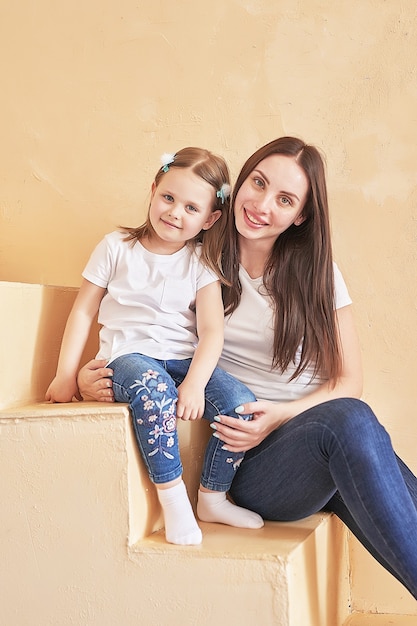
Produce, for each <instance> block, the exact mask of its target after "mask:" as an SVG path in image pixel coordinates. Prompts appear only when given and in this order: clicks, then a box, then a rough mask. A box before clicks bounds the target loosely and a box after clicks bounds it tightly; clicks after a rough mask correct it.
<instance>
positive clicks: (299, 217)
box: [294, 213, 306, 226]
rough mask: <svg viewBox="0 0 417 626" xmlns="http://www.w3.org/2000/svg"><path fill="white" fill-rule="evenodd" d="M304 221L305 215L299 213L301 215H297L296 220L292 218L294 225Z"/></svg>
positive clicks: (299, 224)
mask: <svg viewBox="0 0 417 626" xmlns="http://www.w3.org/2000/svg"><path fill="white" fill-rule="evenodd" d="M305 221H306V218H305V216H304V215H303V214H302V213H301V215H299V216H298V217H297V219H296V220H294V226H301V224H302V223H303V222H305Z"/></svg>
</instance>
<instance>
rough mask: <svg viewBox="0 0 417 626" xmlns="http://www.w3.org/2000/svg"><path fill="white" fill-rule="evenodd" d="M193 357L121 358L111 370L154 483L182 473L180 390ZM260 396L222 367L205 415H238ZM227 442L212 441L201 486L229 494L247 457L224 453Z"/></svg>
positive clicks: (208, 395)
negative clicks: (239, 409) (237, 410)
mask: <svg viewBox="0 0 417 626" xmlns="http://www.w3.org/2000/svg"><path fill="white" fill-rule="evenodd" d="M190 363H191V359H184V360H168V361H160V360H157V359H153V358H151V357H148V356H144V355H142V354H136V353H135V354H127V355H123V356H120V357H118V358H116V359H115V360H114V361H112V362H111V363H110V364H109V366H108V367H110V368H111V369H112V370H113V390H114V398H115V400H116V402H127V403H129V406H130V409H131V412H132V419H133V427H134V431H135V435H136V439H137V443H138V446H139V449H140V452H141V454H142V457H143V460H144V462H145V464H146V467H147V469H148V472H149V476H150V479H151V480H152V481H153V482H154V483H166V482H170V481H172V480H174V479H175V478H177V477H178V476H180V475H181V474H182V464H181V459H180V453H179V445H178V433H177V423H176V422H177V420H176V415H175V407H176V402H177V397H178V395H177V386H178V385H179V384H180V383H181V382H182V381H183V380H184V378H185V376H186V374H187V372H188V368H189V366H190ZM254 400H255V396H254V395H253V394H252V392H250V391H249V390H248V388H247V387H245V385H243V384H242V383H240V382H239V381H237V380H236V379H235V378H233V376H231V375H230V374H227V372H225V371H223V370H222V369H220V368H216V369H215V370H214V372H213V374H212V376H211V378H210V380H209V382H208V383H207V386H206V389H205V412H204V417H205V418H206V419H208V420H210V421H213V418H214V416H215V415H219V414H223V415H231V416H232V417H235V418H236V419H251V417H252V416H251V415H244V416H242V415H238V414H237V413H235V411H234V409H235V408H236V407H238V406H239V405H240V404H244V403H246V402H253V401H254ZM222 445H223V443H222V442H221V441H220V440H219V439H217V438H216V437H210V439H209V442H208V445H207V448H206V452H205V457H204V464H203V470H202V476H201V483H202V485H203V486H204V487H206V488H207V489H211V490H213V491H228V489H229V487H230V485H231V483H232V480H233V479H234V476H235V473H236V470H237V468H238V467H239V465H240V463H241V462H242V460H243V457H244V454H243V452H240V453H231V452H227V451H225V450H222V449H221V448H222Z"/></svg>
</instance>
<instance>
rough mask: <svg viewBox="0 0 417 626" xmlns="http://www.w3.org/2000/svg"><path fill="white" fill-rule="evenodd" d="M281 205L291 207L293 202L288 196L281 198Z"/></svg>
mask: <svg viewBox="0 0 417 626" xmlns="http://www.w3.org/2000/svg"><path fill="white" fill-rule="evenodd" d="M281 203H282V204H285V205H288V204H289V205H291V200H290V199H289V198H288V197H287V196H281Z"/></svg>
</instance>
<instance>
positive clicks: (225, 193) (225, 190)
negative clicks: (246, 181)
mask: <svg viewBox="0 0 417 626" xmlns="http://www.w3.org/2000/svg"><path fill="white" fill-rule="evenodd" d="M230 191H231V187H230V185H228V184H227V183H223V185H222V186H221V187H220V189H219V191H216V196H217V198H220V199H221V201H222V204H224V203H225V202H226V200H227V198H228V197H229V196H230Z"/></svg>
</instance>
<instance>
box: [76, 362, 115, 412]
mask: <svg viewBox="0 0 417 626" xmlns="http://www.w3.org/2000/svg"><path fill="white" fill-rule="evenodd" d="M106 363H107V361H106V360H104V359H103V360H100V359H93V360H92V361H89V362H88V363H87V364H86V365H84V367H82V368H81V369H80V371H79V372H78V389H79V393H80V395H81V397H82V399H83V400H86V401H91V400H93V401H95V402H114V395H113V389H112V380H111V376H113V370H112V369H110V368H109V367H106Z"/></svg>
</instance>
